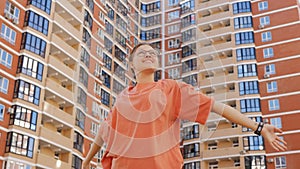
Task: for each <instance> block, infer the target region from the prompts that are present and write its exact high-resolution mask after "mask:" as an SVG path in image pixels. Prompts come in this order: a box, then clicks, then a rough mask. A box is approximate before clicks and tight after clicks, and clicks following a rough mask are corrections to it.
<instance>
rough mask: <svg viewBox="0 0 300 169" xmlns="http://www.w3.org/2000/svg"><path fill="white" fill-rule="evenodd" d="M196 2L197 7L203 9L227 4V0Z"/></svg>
mask: <svg viewBox="0 0 300 169" xmlns="http://www.w3.org/2000/svg"><path fill="white" fill-rule="evenodd" d="M203 1H204V0H202V2H198V6H197V9H204V8H208V7H211V6H218V5H219V6H220V5H222V4H229V0H206V1H205V2H203Z"/></svg>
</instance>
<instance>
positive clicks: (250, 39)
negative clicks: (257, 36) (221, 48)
mask: <svg viewBox="0 0 300 169" xmlns="http://www.w3.org/2000/svg"><path fill="white" fill-rule="evenodd" d="M249 43H254V35H253V32H241V33H236V34H235V44H237V45H240V44H249Z"/></svg>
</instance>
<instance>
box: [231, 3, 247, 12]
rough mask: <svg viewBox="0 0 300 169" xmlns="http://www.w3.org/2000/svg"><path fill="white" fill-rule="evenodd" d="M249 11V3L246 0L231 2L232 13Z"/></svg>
mask: <svg viewBox="0 0 300 169" xmlns="http://www.w3.org/2000/svg"><path fill="white" fill-rule="evenodd" d="M244 12H251V3H250V1H247V2H238V3H234V4H233V14H238V13H244Z"/></svg>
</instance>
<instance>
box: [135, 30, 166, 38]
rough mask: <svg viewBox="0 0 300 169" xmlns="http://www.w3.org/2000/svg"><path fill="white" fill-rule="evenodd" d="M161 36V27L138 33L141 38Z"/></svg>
mask: <svg viewBox="0 0 300 169" xmlns="http://www.w3.org/2000/svg"><path fill="white" fill-rule="evenodd" d="M160 37H161V28H156V29H152V30H148V31H142V30H141V33H140V38H141V39H142V40H152V39H156V38H160Z"/></svg>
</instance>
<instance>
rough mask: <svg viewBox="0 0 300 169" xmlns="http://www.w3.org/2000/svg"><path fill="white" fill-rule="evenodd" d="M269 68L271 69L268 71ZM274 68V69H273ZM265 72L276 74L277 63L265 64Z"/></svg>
mask: <svg viewBox="0 0 300 169" xmlns="http://www.w3.org/2000/svg"><path fill="white" fill-rule="evenodd" d="M267 68H269V71H267ZM273 68H274V70H273ZM265 73H266V74H270V75H271V74H275V73H276V70H275V64H269V65H266V66H265Z"/></svg>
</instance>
